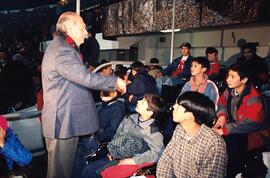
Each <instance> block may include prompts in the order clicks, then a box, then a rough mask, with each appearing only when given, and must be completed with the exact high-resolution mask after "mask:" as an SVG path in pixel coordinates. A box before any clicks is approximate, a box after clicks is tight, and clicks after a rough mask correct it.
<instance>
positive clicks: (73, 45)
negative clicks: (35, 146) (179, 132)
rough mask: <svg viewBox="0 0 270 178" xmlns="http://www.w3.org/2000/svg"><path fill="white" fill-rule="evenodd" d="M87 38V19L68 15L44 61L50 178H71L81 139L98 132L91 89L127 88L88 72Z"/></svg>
mask: <svg viewBox="0 0 270 178" xmlns="http://www.w3.org/2000/svg"><path fill="white" fill-rule="evenodd" d="M87 36H88V33H87V31H86V29H85V23H84V22H83V19H82V18H81V17H80V16H79V15H77V14H76V13H73V12H65V13H63V14H62V15H61V16H60V17H59V19H58V22H57V24H56V34H55V36H54V39H53V40H52V41H51V43H50V44H49V46H48V48H47V49H46V52H45V54H44V57H43V62H42V84H43V94H44V97H43V98H44V108H43V111H42V129H43V135H44V137H45V139H46V148H47V151H48V173H47V177H48V178H65V177H67V178H68V177H71V175H72V167H73V162H74V157H75V153H76V148H77V144H78V140H79V137H80V136H85V135H89V136H90V137H91V135H93V133H95V132H96V131H97V130H98V127H99V126H98V118H97V113H96V108H95V103H94V101H93V97H92V93H91V91H90V90H89V88H91V89H99V90H107V91H113V90H121V91H123V90H125V88H126V85H125V82H124V81H123V80H122V79H120V78H117V77H113V76H110V77H104V76H102V75H100V74H95V73H91V72H89V71H88V70H87V68H86V67H85V66H84V64H83V58H82V56H81V54H80V51H79V46H80V45H81V44H82V43H83V42H84V40H85V38H86V37H87Z"/></svg>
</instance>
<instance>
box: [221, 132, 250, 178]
mask: <svg viewBox="0 0 270 178" xmlns="http://www.w3.org/2000/svg"><path fill="white" fill-rule="evenodd" d="M224 140H225V143H226V148H227V153H228V165H227V178H234V177H235V176H236V175H237V174H238V173H240V172H241V171H242V169H243V166H244V165H245V163H246V160H247V147H248V137H247V135H246V134H232V135H228V136H224Z"/></svg>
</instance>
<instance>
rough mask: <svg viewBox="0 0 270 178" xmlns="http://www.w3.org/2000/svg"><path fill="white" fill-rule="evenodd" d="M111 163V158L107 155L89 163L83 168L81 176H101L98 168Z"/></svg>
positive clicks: (90, 177) (92, 177) (95, 177)
mask: <svg viewBox="0 0 270 178" xmlns="http://www.w3.org/2000/svg"><path fill="white" fill-rule="evenodd" d="M108 163H110V160H109V158H108V157H107V156H105V157H103V158H101V159H99V160H97V161H94V162H91V163H89V165H88V166H87V167H86V168H85V169H84V170H83V172H82V174H81V178H99V176H98V174H97V173H96V170H98V169H100V168H102V167H103V166H105V165H107V164H108Z"/></svg>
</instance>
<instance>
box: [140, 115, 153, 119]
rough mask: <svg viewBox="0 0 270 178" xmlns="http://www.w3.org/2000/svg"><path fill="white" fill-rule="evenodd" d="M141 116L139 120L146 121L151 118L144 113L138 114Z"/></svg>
mask: <svg viewBox="0 0 270 178" xmlns="http://www.w3.org/2000/svg"><path fill="white" fill-rule="evenodd" d="M140 117H141V121H147V120H149V119H151V117H150V116H149V115H146V114H140Z"/></svg>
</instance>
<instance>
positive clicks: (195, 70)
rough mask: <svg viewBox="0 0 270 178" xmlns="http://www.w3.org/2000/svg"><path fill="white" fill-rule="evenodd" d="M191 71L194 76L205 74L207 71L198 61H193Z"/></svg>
mask: <svg viewBox="0 0 270 178" xmlns="http://www.w3.org/2000/svg"><path fill="white" fill-rule="evenodd" d="M190 71H191V75H192V76H198V75H200V74H203V73H204V72H205V71H206V68H204V67H202V65H201V64H199V63H197V62H192V64H191V68H190Z"/></svg>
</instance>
